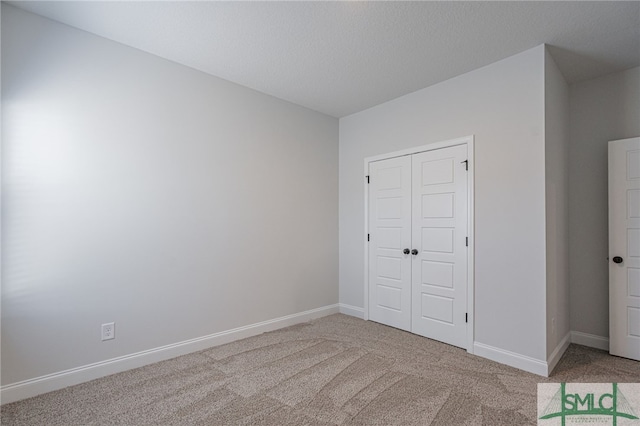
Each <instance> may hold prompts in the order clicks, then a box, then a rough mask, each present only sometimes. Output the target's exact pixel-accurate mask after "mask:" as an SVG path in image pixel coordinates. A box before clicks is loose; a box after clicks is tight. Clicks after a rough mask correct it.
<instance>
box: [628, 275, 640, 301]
mask: <svg viewBox="0 0 640 426" xmlns="http://www.w3.org/2000/svg"><path fill="white" fill-rule="evenodd" d="M627 276H628V277H627V288H628V289H629V291H628V292H627V296H632V297H640V268H627Z"/></svg>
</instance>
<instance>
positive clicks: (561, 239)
mask: <svg viewBox="0 0 640 426" xmlns="http://www.w3.org/2000/svg"><path fill="white" fill-rule="evenodd" d="M544 104H545V108H544V110H545V126H544V127H545V178H546V200H545V201H546V204H545V208H546V221H547V357H549V356H550V355H551V354H552V353H553V351H554V350H555V349H556V348H558V345H560V344H561V343H562V340H563V339H564V338H566V337H569V336H568V335H569V331H570V330H571V328H570V324H569V223H568V222H569V87H568V86H567V83H566V81H565V80H564V77H563V76H562V73H561V72H560V70H559V69H558V66H557V65H556V63H555V61H554V60H553V58H552V57H551V55H550V54H549V52H548V51H547V52H546V54H545V97H544Z"/></svg>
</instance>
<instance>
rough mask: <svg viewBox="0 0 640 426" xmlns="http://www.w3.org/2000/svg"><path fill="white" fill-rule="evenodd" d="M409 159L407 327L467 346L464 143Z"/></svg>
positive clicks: (424, 334)
mask: <svg viewBox="0 0 640 426" xmlns="http://www.w3.org/2000/svg"><path fill="white" fill-rule="evenodd" d="M412 159H413V165H412V169H413V173H412V174H413V178H412V182H413V190H412V194H413V208H412V217H413V219H412V222H413V223H412V240H413V248H415V249H417V254H416V255H412V257H413V265H412V321H411V331H412V332H414V333H416V334H420V335H422V336H425V337H429V338H432V339H435V340H439V341H441V342H445V343H449V344H451V345H455V346H459V347H466V346H467V327H466V313H467V308H466V307H467V244H466V243H467V240H466V239H467V235H468V234H467V202H468V201H467V190H468V188H467V171H466V162H465V160H467V147H466V145H459V146H453V147H449V148H443V149H437V150H433V151H427V152H423V153H420V154H415V155H413V157H412Z"/></svg>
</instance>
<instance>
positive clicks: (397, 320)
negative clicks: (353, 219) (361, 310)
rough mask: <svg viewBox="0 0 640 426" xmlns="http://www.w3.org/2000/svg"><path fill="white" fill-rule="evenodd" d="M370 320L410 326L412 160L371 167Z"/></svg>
mask: <svg viewBox="0 0 640 426" xmlns="http://www.w3.org/2000/svg"><path fill="white" fill-rule="evenodd" d="M369 177H370V181H369V230H370V241H369V318H370V319H371V320H373V321H377V322H380V323H382V324H386V325H390V326H392V327H397V328H400V329H402V330H407V331H408V330H410V327H411V254H405V253H404V252H403V251H404V249H410V248H411V157H408V156H406V157H398V158H392V159H389V160H382V161H376V162H373V163H371V164H370V165H369Z"/></svg>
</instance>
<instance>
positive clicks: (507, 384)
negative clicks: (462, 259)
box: [1, 314, 640, 426]
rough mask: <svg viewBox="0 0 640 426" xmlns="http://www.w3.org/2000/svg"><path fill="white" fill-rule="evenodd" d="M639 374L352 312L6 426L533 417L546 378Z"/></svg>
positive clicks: (570, 355) (8, 416)
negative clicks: (550, 367)
mask: <svg viewBox="0 0 640 426" xmlns="http://www.w3.org/2000/svg"><path fill="white" fill-rule="evenodd" d="M545 381H552V382H621V383H622V382H639V381H640V363H638V362H636V361H631V360H627V359H623V358H617V357H612V356H609V355H608V354H607V353H606V352H603V351H599V350H595V349H590V348H586V347H583V346H577V345H571V346H570V347H569V349H568V350H567V352H566V354H565V355H564V357H563V358H562V360H561V361H560V363H559V364H558V366H557V367H556V370H555V372H554V374H553V375H552V377H551V378H549V379H545V378H543V377H540V376H536V375H533V374H529V373H525V372H523V371H520V370H517V369H515V368H511V367H507V366H504V365H501V364H497V363H494V362H491V361H488V360H485V359H483V358H479V357H476V356H473V355H469V354H467V353H466V351H464V350H462V349H458V348H454V347H452V346H448V345H445V344H442V343H439V342H435V341H433V340H429V339H425V338H422V337H419V336H416V335H413V334H410V333H405V332H403V331H399V330H396V329H393V328H390V327H386V326H383V325H380V324H376V323H373V322H365V321H362V320H359V319H356V318H353V317H349V316H346V315H339V314H338V315H332V316H329V317H325V318H322V319H319V320H316V321H313V322H310V323H305V324H300V325H296V326H293V327H288V328H285V329H282V330H278V331H274V332H271V333H265V334H262V335H260V336H256V337H252V338H249V339H245V340H241V341H238V342H234V343H230V344H227V345H224V346H218V347H215V348H212V349H208V350H205V351H202V352H198V353H194V354H191V355H186V356H182V357H179V358H175V359H172V360H168V361H164V362H160V363H157V364H153V365H149V366H146V367H142V368H139V369H136V370H131V371H127V372H124V373H120V374H116V375H113V376H109V377H105V378H102V379H98V380H94V381H92V382H89V383H84V384H81V385H77V386H73V387H70V388H67V389H62V390H60V391H56V392H51V393H48V394H45V395H41V396H38V397H35V398H31V399H28V400H24V401H20V402H16V403H13V404H7V405H5V406H3V407H2V408H1V416H2V422H1V423H2V425H65V426H66V425H108V424H109V425H110V424H118V425H143V424H159V425H192V424H194V425H247V424H266V425H396V424H401V425H429V424H431V425H510V426H513V425H526V424H536V389H537V388H536V384H537V383H539V382H545Z"/></svg>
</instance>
